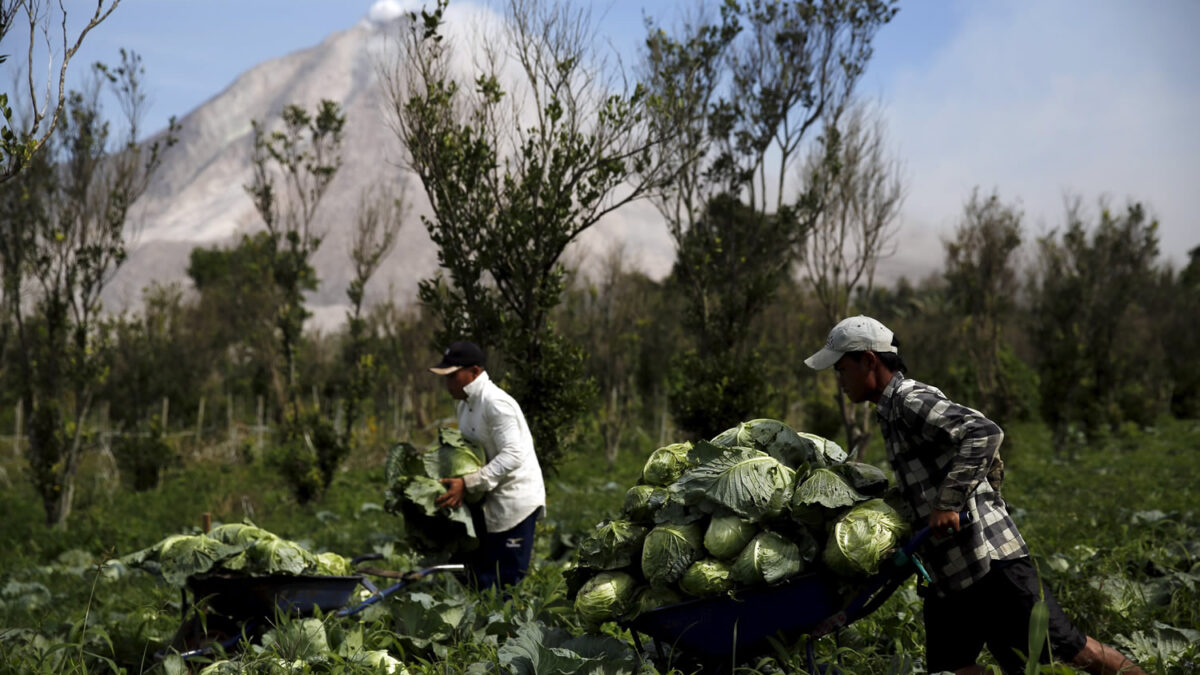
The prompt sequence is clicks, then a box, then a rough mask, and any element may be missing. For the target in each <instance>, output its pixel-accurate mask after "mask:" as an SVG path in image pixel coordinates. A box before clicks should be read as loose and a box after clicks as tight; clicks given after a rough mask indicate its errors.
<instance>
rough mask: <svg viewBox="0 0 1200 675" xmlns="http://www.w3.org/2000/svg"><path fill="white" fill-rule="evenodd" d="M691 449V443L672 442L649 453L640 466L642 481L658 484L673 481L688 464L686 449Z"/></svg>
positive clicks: (667, 483) (666, 483) (662, 484)
mask: <svg viewBox="0 0 1200 675" xmlns="http://www.w3.org/2000/svg"><path fill="white" fill-rule="evenodd" d="M691 449H692V444H691V443H673V444H671V445H668V446H665V447H661V448H659V449H657V450H655V451H654V452H652V453H650V458H649V459H647V460H646V466H645V467H643V468H642V481H643V482H645V483H646V484H647V485H658V486H665V485H670V484H671V483H674V482H675V481H676V480H678V479H679V476H680V475H682V474H683V472H684V471H685V470H686V469H687V468H688V467H689V466H690V463H689V461H688V451H689V450H691Z"/></svg>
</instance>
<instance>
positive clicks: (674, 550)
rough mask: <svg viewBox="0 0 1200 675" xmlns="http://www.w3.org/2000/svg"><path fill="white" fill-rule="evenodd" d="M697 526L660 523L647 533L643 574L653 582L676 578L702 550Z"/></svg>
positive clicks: (702, 535) (663, 583)
mask: <svg viewBox="0 0 1200 675" xmlns="http://www.w3.org/2000/svg"><path fill="white" fill-rule="evenodd" d="M703 539H704V533H703V531H702V530H701V529H700V525H698V524H696V523H691V524H688V525H659V526H657V527H655V528H654V529H653V530H650V532H649V533H647V534H646V540H645V543H644V544H643V545H642V576H644V577H646V580H647V581H649V582H650V583H651V584H653V585H659V586H662V585H666V584H673V583H675V582H676V581H679V578H680V577H682V576H683V573H684V572H685V571H687V568H688V565H691V564H692V563H693V562H694V561H696V560H697V559H699V558H700V557H701V555H702V552H703V546H704V543H703Z"/></svg>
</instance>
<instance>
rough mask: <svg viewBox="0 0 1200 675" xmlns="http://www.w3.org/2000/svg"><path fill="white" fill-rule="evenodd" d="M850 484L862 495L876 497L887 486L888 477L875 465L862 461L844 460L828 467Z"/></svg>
mask: <svg viewBox="0 0 1200 675" xmlns="http://www.w3.org/2000/svg"><path fill="white" fill-rule="evenodd" d="M829 470H830V471H832V472H834V473H836V474H837V475H839V476H841V477H842V478H844V479H845V480H846V482H847V483H849V484H850V487H852V488H854V489H855V490H858V491H859V492H861V493H862V494H864V495H869V496H871V497H878V496H879V495H881V494H883V492H884V491H885V490H887V488H888V477H887V474H885V473H884V472H883V470H882V469H880V468H879V467H877V466H874V465H871V464H865V463H863V462H846V463H845V464H838V465H835V466H831V467H829Z"/></svg>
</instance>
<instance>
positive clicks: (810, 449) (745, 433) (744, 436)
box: [712, 419, 826, 471]
mask: <svg viewBox="0 0 1200 675" xmlns="http://www.w3.org/2000/svg"><path fill="white" fill-rule="evenodd" d="M712 442H713V443H714V444H716V445H722V446H725V447H728V448H732V447H744V448H754V449H755V450H760V451H762V452H765V453H767V454H768V455H770V456H772V457H774V458H775V459H777V460H779V461H780V462H782V463H783V464H784V465H785V466H787V467H789V468H791V469H793V470H796V471H800V470H802V468H804V467H808V466H825V464H826V461H825V458H824V456H823V455H821V454H820V452H819V449H818V447H817V446H816V445H815V444H814V443H813V442H812V441H811V440H808V439H805V438H803V435H802V434H798V433H796V431H795V430H794V429H792V428H791V427H789V426H788V425H786V424H784V423H783V422H780V421H779V420H772V419H756V420H750V421H749V422H742V423H741V424H739V425H737V426H736V427H733V428H732V429H727V430H725V431H723V432H721V433H720V434H717V436H716V437H714V438H713V439H712Z"/></svg>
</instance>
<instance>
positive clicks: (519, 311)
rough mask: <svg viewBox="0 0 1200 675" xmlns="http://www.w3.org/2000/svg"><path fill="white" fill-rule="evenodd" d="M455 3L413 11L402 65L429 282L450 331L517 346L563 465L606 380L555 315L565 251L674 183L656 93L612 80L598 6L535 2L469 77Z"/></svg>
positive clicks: (534, 418) (434, 306)
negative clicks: (450, 11) (597, 24)
mask: <svg viewBox="0 0 1200 675" xmlns="http://www.w3.org/2000/svg"><path fill="white" fill-rule="evenodd" d="M445 7H446V3H445V2H444V1H443V2H441V3H439V4H438V6H437V7H436V8H435V9H434V10H433V11H431V12H426V11H422V12H421V20H420V21H418V20H416V19H417V17H416V16H414V17H413V20H412V22H411V28H410V29H409V30H408V32H407V33H406V34H405V35H403V36H402V54H400V55H398V57H397V67H396V68H395V69H394V70H392V71H390V72H389V73H388V74H387V77H386V86H387V90H388V96H389V99H390V102H391V104H392V113H393V118H394V122H395V126H396V128H397V131H398V133H399V135H400V138H401V141H402V142H403V143H404V145H405V147H406V148H407V150H408V155H409V163H410V166H411V168H412V169H413V170H414V171H415V172H416V174H417V176H418V177H419V178H420V180H421V183H422V186H423V187H424V188H425V193H426V196H427V197H428V198H429V202H430V206H431V207H432V209H433V216H432V217H431V218H426V219H425V220H424V222H425V225H426V228H427V229H428V231H429V235H430V238H431V239H432V240H433V242H434V243H435V244H436V245H437V247H438V264H439V265H440V266H441V268H442V270H443V273H442V274H439V276H438V277H436V278H434V279H427V280H425V281H423V282H422V283H421V285H420V291H419V295H420V299H421V302H422V303H423V304H424V305H425V306H426V307H428V308H429V309H430V310H431V311H432V312H433V313H434V314H435V315H436V316H437V317H438V318H439V320H440V321H441V324H442V325H441V328H440V330H439V331H438V333H437V336H436V339H435V343H436V344H446V343H448V342H450V341H452V340H455V339H472V340H474V341H476V342H477V343H479V344H481V345H482V346H484V347H485V348H489V349H490V350H491V351H492V352H498V353H499V354H502V355H503V358H504V360H505V363H506V364H507V365H508V367H509V369H510V370H509V371H508V373H507V375H506V376H505V377H502V378H498V380H500V381H503V382H504V385H505V388H506V389H507V390H508V391H509V392H510V393H512V394H513V396H514V397H515V398H516V399H517V400H519V401H521V402H522V408H523V410H524V412H525V414H526V417H527V419H528V420H529V425H530V429H531V431H532V433H533V436H534V439H535V442H536V444H537V447H538V455H539V461H540V462H541V463H542V466H543V467H546V468H548V469H550V470H553V468H554V466H555V465H556V464H557V463H558V462H559V461H560V460H561V458H562V457H563V454H564V452H565V451H566V449H567V445H568V439H569V437H570V433H571V430H572V429H573V428H574V426H575V420H576V419H577V418H578V417H579V416H580V415H581V413H582V412H583V411H584V410H586V409H587V408H588V407H589V406H590V405H591V401H592V399H593V397H594V393H595V391H594V387H593V383H592V382H591V380H589V379H588V378H587V377H586V376H585V374H584V371H583V364H584V356H583V354H582V352H581V351H580V350H579V349H578V348H577V347H575V346H573V345H572V344H570V343H569V342H568V341H566V340H564V339H563V337H562V335H561V334H560V333H559V331H558V330H557V328H556V326H555V324H554V322H553V321H552V319H551V314H552V311H553V310H554V308H555V307H556V306H557V305H558V304H559V302H560V301H561V298H562V294H563V291H564V290H565V283H564V280H565V278H566V270H565V268H564V266H563V264H562V260H561V258H562V255H563V252H564V251H565V250H566V248H567V246H568V245H569V244H571V243H572V242H573V241H575V240H576V239H577V238H578V237H579V235H580V234H582V233H583V232H584V231H586V230H588V229H589V228H590V227H592V226H593V225H594V224H595V223H596V222H597V221H599V219H600V218H601V217H603V216H604V215H605V214H607V213H610V212H612V211H613V210H615V209H616V208H618V207H619V206H621V205H623V204H625V203H628V202H629V201H631V200H633V199H636V198H638V197H639V196H641V195H642V194H644V193H645V192H646V191H647V190H650V189H652V188H654V187H655V186H656V185H658V184H659V182H660V181H661V178H662V177H661V176H660V175H659V173H660V172H659V171H658V170H657V169H656V168H655V166H654V164H653V163H652V157H651V156H650V155H649V148H650V147H651V146H653V145H654V144H655V143H656V142H657V139H656V138H655V137H654V136H651V135H648V133H647V127H646V124H645V108H646V106H647V104H648V102H647V96H646V93H645V91H644V90H643V89H642V88H640V87H634V88H632V89H630V90H627V91H618V92H617V93H610V91H606V87H607V86H609V85H612V84H615V83H612V82H607V81H603V80H604V77H605V74H604V73H603V72H602V71H601V70H600V69H599V67H598V66H597V65H596V63H595V61H594V60H593V55H592V53H591V52H590V46H591V39H592V33H591V29H590V27H589V25H588V24H587V22H586V21H585V20H584V17H583V15H581V14H576V13H573V11H572V10H569V9H567V8H566V7H563V6H558V5H550V4H548V3H546V4H544V3H541V2H533V1H529V2H526V1H522V0H514V1H513V2H511V3H510V4H509V7H508V12H507V13H506V16H505V19H504V20H505V25H504V26H503V29H502V30H500V31H497V32H494V33H492V34H490V35H488V36H487V37H486V38H484V39H485V41H487V42H488V44H489V45H490V49H489V50H487V53H489V54H490V55H491V56H492V59H491V60H490V61H489V62H487V63H484V64H481V65H480V67H479V71H478V72H475V73H471V74H470V75H469V76H468V81H469V82H471V84H467V83H466V82H464V81H461V80H460V78H459V77H458V73H456V72H454V71H453V67H452V65H451V57H452V54H453V49H452V46H451V43H450V41H449V40H444V39H443V38H444V37H445V35H444V34H443V32H442V31H443V29H444V26H443V17H444V11H445ZM508 72H511V73H515V75H514V76H513V77H512V78H509V77H508V75H507V73H508ZM525 101H528V102H529V106H528V107H527V108H523V107H522V103H523V102H525ZM511 120H515V122H514V121H511Z"/></svg>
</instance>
